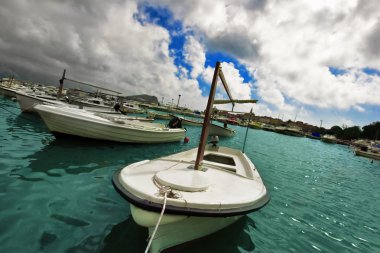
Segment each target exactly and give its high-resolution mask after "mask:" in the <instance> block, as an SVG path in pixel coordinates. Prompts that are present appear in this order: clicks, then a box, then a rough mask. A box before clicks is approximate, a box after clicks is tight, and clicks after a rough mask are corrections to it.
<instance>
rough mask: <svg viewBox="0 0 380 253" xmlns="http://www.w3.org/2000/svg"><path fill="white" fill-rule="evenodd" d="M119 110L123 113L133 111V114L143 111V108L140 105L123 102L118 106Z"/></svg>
mask: <svg viewBox="0 0 380 253" xmlns="http://www.w3.org/2000/svg"><path fill="white" fill-rule="evenodd" d="M120 111H121V112H124V113H135V114H143V113H145V110H143V109H141V108H140V106H138V105H137V104H134V103H123V104H122V106H121V108H120Z"/></svg>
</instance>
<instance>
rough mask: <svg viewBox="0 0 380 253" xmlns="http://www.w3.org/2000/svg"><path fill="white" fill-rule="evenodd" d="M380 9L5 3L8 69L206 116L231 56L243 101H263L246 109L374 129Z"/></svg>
mask: <svg viewBox="0 0 380 253" xmlns="http://www.w3.org/2000/svg"><path fill="white" fill-rule="evenodd" d="M377 2H378V1H377V0H366V1H364V0H362V1H358V0H315V1H310V0H293V1H279V0H220V1H203V0H193V1H169V0H155V1H153V0H152V1H149V0H148V1H134V0H115V1H103V0H81V1H75V0H66V1H58V0H57V1H52V0H2V1H1V3H0V5H1V8H0V34H1V36H0V74H1V75H2V76H7V75H10V74H14V75H15V76H16V77H18V78H20V79H27V80H33V81H39V82H42V83H47V84H55V85H57V82H58V79H59V78H60V76H61V75H62V71H63V69H66V70H67V76H68V77H70V78H72V79H77V80H82V81H85V82H90V83H94V84H98V85H101V86H104V87H106V88H109V89H114V90H118V91H121V92H123V93H126V94H130V95H135V94H150V95H155V96H157V97H158V99H159V100H162V99H164V101H165V102H168V103H171V102H172V101H174V103H176V102H177V99H178V95H179V94H181V99H180V105H186V106H189V107H192V108H194V109H204V108H205V105H206V100H207V95H208V92H209V88H210V83H211V78H212V74H213V68H214V65H215V62H216V61H221V62H222V68H223V72H224V74H225V76H226V79H227V82H228V83H229V86H230V89H231V92H232V94H233V96H234V98H236V99H248V98H254V99H258V100H259V103H258V104H256V105H252V104H245V105H239V106H237V107H235V109H236V110H237V111H249V109H250V108H251V107H253V111H254V112H255V113H256V114H257V115H267V116H272V117H276V118H277V117H279V118H282V119H284V120H288V119H291V120H294V119H295V118H296V119H297V120H302V121H305V122H308V123H311V124H314V125H319V124H320V120H323V126H325V127H331V126H332V125H335V124H337V125H342V124H345V125H348V126H351V125H360V126H363V125H366V124H369V123H371V122H374V121H379V120H380V7H379V4H378V3H377ZM218 96H220V97H223V96H225V94H224V93H223V92H222V90H219V92H218ZM229 108H230V107H229Z"/></svg>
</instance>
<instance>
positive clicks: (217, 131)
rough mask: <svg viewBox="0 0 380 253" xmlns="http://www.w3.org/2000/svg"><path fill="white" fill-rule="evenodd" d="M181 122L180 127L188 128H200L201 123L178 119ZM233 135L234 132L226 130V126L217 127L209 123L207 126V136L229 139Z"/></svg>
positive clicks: (229, 129)
mask: <svg viewBox="0 0 380 253" xmlns="http://www.w3.org/2000/svg"><path fill="white" fill-rule="evenodd" d="M175 117H176V116H175ZM178 118H179V119H180V120H181V123H182V125H188V126H202V125H203V121H202V122H201V121H196V120H191V119H188V118H183V117H178ZM234 134H235V130H233V129H231V128H228V127H227V125H225V126H219V125H217V124H213V123H211V124H210V126H209V135H217V136H223V137H231V136H233V135H234Z"/></svg>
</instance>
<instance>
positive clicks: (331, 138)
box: [321, 134, 337, 143]
mask: <svg viewBox="0 0 380 253" xmlns="http://www.w3.org/2000/svg"><path fill="white" fill-rule="evenodd" d="M321 141H323V142H326V143H336V142H337V139H336V137H335V136H334V135H329V134H325V135H322V137H321Z"/></svg>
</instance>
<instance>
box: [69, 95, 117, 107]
mask: <svg viewBox="0 0 380 253" xmlns="http://www.w3.org/2000/svg"><path fill="white" fill-rule="evenodd" d="M70 103H71V104H74V105H78V106H79V108H82V107H95V108H101V109H109V110H112V109H113V107H112V106H109V105H106V104H105V103H104V100H103V99H102V98H100V97H89V98H84V99H73V100H70Z"/></svg>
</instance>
